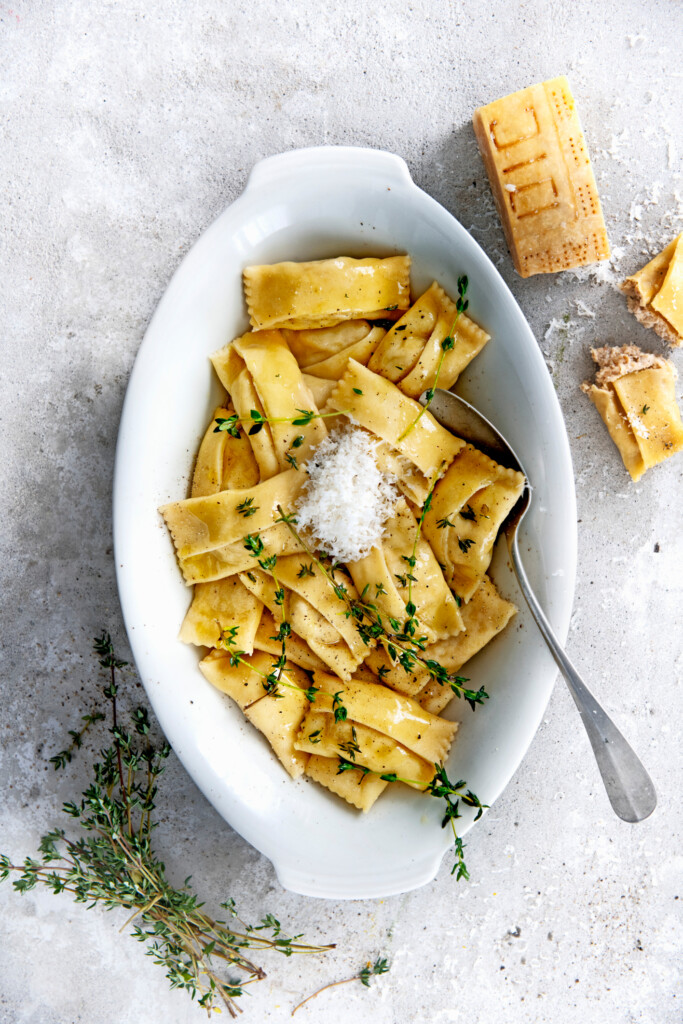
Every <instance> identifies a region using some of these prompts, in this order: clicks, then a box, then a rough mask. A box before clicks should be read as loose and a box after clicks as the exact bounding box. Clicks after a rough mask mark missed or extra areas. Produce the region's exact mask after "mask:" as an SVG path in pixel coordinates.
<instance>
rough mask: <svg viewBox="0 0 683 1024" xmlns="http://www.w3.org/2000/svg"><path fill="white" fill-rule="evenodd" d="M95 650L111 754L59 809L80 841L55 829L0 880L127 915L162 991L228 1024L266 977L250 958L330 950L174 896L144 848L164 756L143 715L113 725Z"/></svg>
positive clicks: (105, 753) (276, 925)
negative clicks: (75, 798)
mask: <svg viewBox="0 0 683 1024" xmlns="http://www.w3.org/2000/svg"><path fill="white" fill-rule="evenodd" d="M94 649H95V652H96V654H97V655H98V656H99V659H100V665H101V666H102V667H103V668H105V669H107V670H108V671H109V673H110V681H109V683H108V684H107V686H106V687H105V688H104V695H105V697H106V698H107V699H108V700H109V703H110V709H111V716H112V723H113V724H112V728H111V730H110V732H111V735H112V745H111V746H110V747H108V748H107V749H105V750H102V751H101V753H100V761H99V762H98V763H97V764H96V765H95V766H94V781H93V782H92V783H91V784H90V785H89V786H88V788H87V789H86V790H85V792H84V793H83V794H82V798H81V800H80V802H78V803H66V804H64V808H63V809H64V812H65V813H66V814H67V815H68V816H69V817H70V818H72V819H73V820H74V821H77V822H78V823H79V824H80V826H81V828H82V829H84V831H85V833H86V835H85V836H84V837H83V838H72V837H70V836H68V835H67V833H66V831H65V830H64V829H61V828H55V829H53V830H52V831H50V832H48V833H47V834H46V835H44V836H43V837H42V839H41V840H40V844H39V856H38V857H27V858H26V859H25V860H24V862H23V863H21V864H16V863H14V862H13V861H12V860H11V859H10V858H9V857H8V856H7V855H6V854H0V881H4V880H5V879H8V878H10V877H11V878H12V885H13V887H14V889H15V890H16V891H17V892H19V893H26V892H29V891H30V890H31V889H34V888H35V887H36V886H39V885H42V886H44V887H45V888H47V889H49V890H51V891H52V892H53V893H55V894H59V893H63V892H68V893H71V895H72V896H73V898H74V900H75V901H76V902H77V903H85V904H86V905H87V906H88V907H93V906H100V907H103V908H104V909H106V910H114V909H116V908H122V909H124V910H127V911H129V912H130V916H129V917H128V920H127V921H126V922H125V924H124V925H123V927H122V929H121V930H122V931H123V929H124V928H126V926H127V925H129V924H132V922H133V921H135V925H134V926H133V928H132V932H131V934H132V935H133V937H134V938H136V939H137V940H138V941H139V942H142V943H145V944H146V946H147V949H146V952H147V955H148V956H150V957H152V959H153V961H154V962H155V963H156V964H159V966H161V967H163V968H164V970H165V972H166V977H167V978H168V981H169V983H170V985H171V987H172V988H180V989H184V990H185V991H186V992H187V993H188V994H189V995H190V996H191V998H192V999H196V1000H197V1002H198V1004H199V1005H200V1006H202V1007H203V1008H204V1009H205V1010H206V1011H207V1013H208V1014H210V1013H211V1012H212V1011H216V1012H220V1004H222V1005H223V1007H224V1008H226V1009H227V1011H228V1013H229V1014H230V1016H232V1017H235V1016H237V1013H238V1012H239V1010H240V1007H239V1005H238V1002H237V1000H238V999H239V997H240V996H242V995H243V994H244V990H245V988H246V986H247V985H250V984H252V983H253V982H255V981H259V980H261V979H262V978H265V976H266V974H265V971H264V970H263V968H262V967H260V966H259V965H257V964H256V963H254V962H253V960H252V959H250V956H251V953H252V951H260V950H265V949H271V950H275V951H277V952H279V953H283V954H284V955H285V956H291V955H292V954H293V953H320V952H324V951H326V950H328V949H332V948H334V947H333V946H332V945H327V946H313V945H309V944H307V943H302V942H300V941H299V939H301V936H300V935H294V936H291V937H290V936H287V935H285V934H284V933H283V931H282V926H281V925H280V922H279V921H278V920H277V918H275V917H274V916H273V915H272V914H267V915H266V916H265V917H263V918H262V920H261V921H260V923H259V924H257V925H249V924H245V923H244V922H243V921H242V920H241V919H240V918H239V916H238V914H237V911H236V908H235V902H234V900H232V899H228V900H227V901H226V902H225V903H221V904H220V906H221V907H222V908H223V909H224V910H225V911H227V914H228V915H229V918H230V921H229V922H228V921H224V920H214V919H213V918H212V917H210V916H209V915H208V914H207V913H205V911H204V909H203V904H202V903H200V902H199V900H198V897H197V896H196V895H195V894H194V893H193V892H192V891H191V889H190V888H189V882H190V879H189V878H187V879H185V883H184V884H183V885H182V886H181V887H175V886H173V885H172V884H171V883H170V882H169V881H168V879H167V878H166V872H165V868H164V865H163V863H162V862H161V861H160V860H159V859H158V857H157V855H156V854H155V853H154V851H153V849H152V833H153V830H154V828H155V827H156V822H154V821H153V820H152V812H153V810H154V806H155V804H154V801H155V798H156V794H157V780H158V778H159V776H160V775H161V774H162V772H163V771H164V767H165V761H166V759H167V757H168V756H169V753H170V747H169V746H168V744H164V745H163V746H161V747H160V748H154V747H153V746H152V744H151V743H150V740H149V731H150V723H149V720H148V717H147V713H146V711H145V709H144V708H138V709H137V710H136V711H135V712H134V713H133V715H132V725H133V728H132V731H129V730H126V729H124V728H123V727H122V726H121V725H120V724H119V722H118V714H117V704H116V696H117V689H118V684H117V677H116V672H117V670H118V669H120V668H122V667H123V666H124V665H125V662H123V661H120V660H119V659H118V658H116V655H115V653H114V649H113V645H112V642H111V637H110V636H109V634H108V633H106V632H103V633H102V634H101V636H99V637H97V638H96V640H95V643H94ZM67 761H68V759H66V760H64V759H63V763H64V764H65V763H67ZM61 766H63V764H62V765H57V767H61ZM247 951H249V952H247ZM226 973H227V975H228V976H227V978H226V977H225V974H226Z"/></svg>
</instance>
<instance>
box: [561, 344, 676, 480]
mask: <svg viewBox="0 0 683 1024" xmlns="http://www.w3.org/2000/svg"><path fill="white" fill-rule="evenodd" d="M591 354H592V356H593V360H594V361H595V363H596V364H597V366H598V367H599V369H598V372H597V374H596V382H595V384H590V383H589V382H588V381H586V382H584V383H583V384H582V385H581V387H582V389H583V391H584V392H585V393H586V394H587V395H588V397H589V398H590V400H591V401H592V402H593V404H594V406H595V407H596V409H597V410H598V412H599V413H600V416H601V417H602V419H603V422H604V423H605V426H606V427H607V429H608V431H609V434H610V437H611V438H612V440H613V441H614V443H615V444H616V446H617V448H618V449H619V453H620V454H621V457H622V460H623V463H624V465H625V467H626V469H627V470H628V472H629V474H630V476H631V479H632V480H634V481H637V480H640V478H641V476H642V475H643V473H644V472H645V470H646V469H650V468H651V467H652V466H656V465H657V464H658V463H659V462H662V461H664V459H668V458H669V457H670V456H671V455H675V454H676V452H679V451H683V424H682V423H681V414H680V410H679V408H678V404H677V402H676V389H675V380H676V371H675V368H674V366H673V364H672V363H670V362H669V361H668V360H666V359H662V358H661V356H655V355H652V354H651V353H649V352H641V350H640V349H639V348H638V347H637V346H636V345H625V346H622V347H621V348H609V347H606V348H598V349H592V350H591Z"/></svg>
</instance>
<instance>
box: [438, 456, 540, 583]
mask: <svg viewBox="0 0 683 1024" xmlns="http://www.w3.org/2000/svg"><path fill="white" fill-rule="evenodd" d="M524 485H525V480H524V477H523V475H522V474H521V473H517V472H515V471H514V470H512V469H505V468H504V467H503V466H499V465H498V464H497V463H496V462H494V461H493V460H492V459H489V458H488V457H487V456H486V455H484V454H483V453H482V452H480V451H478V450H477V449H476V448H473V447H472V446H471V445H466V446H465V448H464V449H463V450H462V452H461V453H460V455H459V456H458V458H457V459H455V460H454V461H453V463H452V464H451V466H450V467H449V469H448V471H447V472H446V475H445V476H444V477H443V478H442V479H441V480H439V482H438V483H437V485H436V487H435V488H434V494H433V495H432V502H431V507H430V509H429V511H428V513H427V515H426V516H425V519H424V526H423V529H424V533H425V537H426V538H427V540H428V541H429V543H430V545H431V547H432V550H433V552H434V554H435V555H436V557H437V558H438V560H439V562H440V563H441V565H442V566H444V575H445V577H446V579H447V580H448V583H449V585H450V587H451V588H452V589H453V590H454V591H455V593H456V594H457V595H458V597H460V598H461V599H462V600H463V601H469V600H470V598H471V597H472V595H473V594H474V593H475V592H476V589H477V587H478V586H479V584H480V583H481V581H482V580H483V578H484V574H485V572H486V570H487V569H488V567H489V563H490V561H491V556H492V554H493V545H494V543H495V540H496V537H497V536H498V531H499V530H500V527H501V525H502V523H503V521H504V520H505V519H506V517H507V515H508V514H509V512H510V511H511V510H512V508H513V507H514V506H515V504H516V503H517V501H518V499H519V498H520V496H521V494H522V492H523V490H524Z"/></svg>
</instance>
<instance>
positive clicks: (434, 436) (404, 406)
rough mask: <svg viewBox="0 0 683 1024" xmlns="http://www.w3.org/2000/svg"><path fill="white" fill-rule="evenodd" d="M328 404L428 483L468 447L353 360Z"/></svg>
mask: <svg viewBox="0 0 683 1024" xmlns="http://www.w3.org/2000/svg"><path fill="white" fill-rule="evenodd" d="M327 404H328V407H329V408H330V409H338V410H339V411H342V410H343V411H344V412H345V413H346V414H347V415H349V416H350V417H351V418H352V419H353V420H354V421H355V422H356V423H359V424H360V425H361V426H362V427H365V428H366V429H367V430H370V431H371V432H372V433H373V434H376V435H377V437H380V438H381V439H382V440H383V441H386V442H387V444H389V445H391V447H392V448H394V449H396V451H397V452H398V453H399V454H400V455H402V456H404V457H405V458H407V459H408V460H409V461H410V462H412V463H413V465H415V466H416V467H417V469H418V470H419V471H420V472H421V473H422V475H423V476H424V477H425V478H426V479H427V480H431V479H432V478H433V477H434V476H438V475H440V474H441V473H442V472H443V471H444V470H445V469H446V468H447V467H448V466H449V465H450V464H451V462H452V461H453V459H454V458H455V456H456V455H457V454H458V452H459V451H460V450H461V448H462V447H463V446H464V444H465V442H464V441H461V440H460V439H459V438H457V437H454V436H453V434H451V433H450V432H449V431H448V430H446V428H445V427H442V426H441V425H440V424H439V423H437V422H436V420H435V419H434V417H433V416H432V415H431V413H429V412H424V411H423V409H422V406H421V405H420V404H419V403H418V402H415V401H414V400H413V399H412V398H408V397H407V396H406V395H404V394H403V393H402V392H401V391H399V389H398V388H397V387H396V385H395V384H392V383H391V381H388V380H386V379H385V378H384V377H381V376H380V375H379V374H377V373H373V372H372V371H371V370H369V369H367V367H365V366H361V365H360V363H356V362H355V361H354V360H353V359H351V360H349V365H348V367H347V369H346V372H345V374H344V376H343V377H342V379H341V380H340V381H339V383H338V384H337V386H336V388H335V389H334V391H333V392H332V394H331V395H330V397H329V399H328V403H327ZM420 414H422V415H420ZM418 416H419V417H420V418H419V420H418V419H417V417H418ZM413 423H414V424H415V426H414V427H412V424H413ZM411 427H412V429H411ZM406 432H407V433H406ZM404 434H405V436H403V435H404Z"/></svg>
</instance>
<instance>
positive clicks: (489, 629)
mask: <svg viewBox="0 0 683 1024" xmlns="http://www.w3.org/2000/svg"><path fill="white" fill-rule="evenodd" d="M516 611H517V608H516V607H515V605H514V604H513V603H512V602H511V601H507V600H506V599H505V598H503V597H501V595H500V594H499V593H498V591H497V590H496V587H495V585H494V584H493V583H492V581H491V580H490V579H489V577H488V576H485V577H484V579H483V580H482V582H481V583H480V585H479V586H478V587H477V589H476V590H475V592H474V594H473V596H472V598H471V600H470V601H468V602H467V604H464V603H463V604H462V606H461V608H460V614H461V617H462V630H461V631H460V632H459V633H458V634H457V635H456V636H451V637H448V638H447V639H446V640H437V641H436V642H435V643H433V644H430V645H429V646H428V647H427V648H426V649H425V651H424V659H425V660H426V661H433V662H437V663H438V664H439V665H442V666H443V668H445V669H446V671H447V672H450V673H457V672H459V671H460V669H461V668H462V666H463V665H464V664H465V663H466V662H467V661H469V659H470V658H473V657H474V655H475V654H477V653H478V652H479V651H480V650H481V649H482V648H483V647H485V646H486V644H488V643H489V642H490V641H491V640H492V639H493V638H494V637H495V636H496V635H497V634H498V633H500V632H501V630H503V629H505V627H506V626H507V624H508V622H509V621H510V619H511V618H512V616H513V615H514V614H515V613H516ZM366 666H367V668H368V669H370V671H371V673H374V676H375V677H376V678H378V677H380V676H381V679H382V682H383V683H384V685H385V686H390V687H391V689H392V690H397V691H398V692H399V693H405V694H407V695H408V696H409V697H415V699H416V700H417V701H418V703H420V704H422V706H423V707H425V708H426V709H427V710H428V711H431V712H432V714H434V715H438V714H440V713H441V711H443V709H444V708H445V707H446V705H447V704H448V703H449V702H450V700H451V698H452V697H453V696H454V694H453V691H452V690H451V688H450V687H449V686H444V685H443V684H441V683H438V682H436V681H430V680H431V676H430V673H429V670H428V669H427V668H426V667H425V666H424V665H423V664H420V663H419V662H416V663H415V664H414V666H413V668H412V670H411V671H408V672H407V671H406V670H405V669H404V668H403V667H402V666H401V664H400V663H399V661H398V659H397V658H391V657H390V656H389V654H388V652H387V650H386V648H385V647H380V646H378V647H376V648H375V649H374V650H372V651H371V652H370V654H369V655H368V656H367V658H366V659H365V661H364V662H363V665H362V666H361V669H365V667H366ZM358 676H359V672H356V674H355V678H358Z"/></svg>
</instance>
